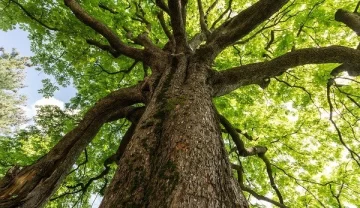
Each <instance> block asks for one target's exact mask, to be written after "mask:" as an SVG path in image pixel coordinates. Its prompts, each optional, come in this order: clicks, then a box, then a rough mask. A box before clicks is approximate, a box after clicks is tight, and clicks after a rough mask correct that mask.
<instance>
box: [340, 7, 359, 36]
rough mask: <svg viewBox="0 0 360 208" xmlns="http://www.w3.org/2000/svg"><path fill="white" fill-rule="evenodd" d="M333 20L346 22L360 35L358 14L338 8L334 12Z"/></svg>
mask: <svg viewBox="0 0 360 208" xmlns="http://www.w3.org/2000/svg"><path fill="white" fill-rule="evenodd" d="M335 20H336V21H339V22H342V23H344V24H346V25H347V26H348V27H349V28H351V29H352V30H353V31H355V32H356V34H357V35H360V14H358V13H353V12H348V11H345V10H343V9H339V10H337V12H336V13H335Z"/></svg>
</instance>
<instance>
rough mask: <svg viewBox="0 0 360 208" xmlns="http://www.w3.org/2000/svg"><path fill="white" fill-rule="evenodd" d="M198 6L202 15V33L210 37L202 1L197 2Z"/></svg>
mask: <svg viewBox="0 0 360 208" xmlns="http://www.w3.org/2000/svg"><path fill="white" fill-rule="evenodd" d="M197 4H198V9H199V15H200V28H201V31H203V32H205V34H208V35H210V31H209V30H208V27H207V25H206V21H205V14H204V9H203V6H202V3H201V0H197Z"/></svg>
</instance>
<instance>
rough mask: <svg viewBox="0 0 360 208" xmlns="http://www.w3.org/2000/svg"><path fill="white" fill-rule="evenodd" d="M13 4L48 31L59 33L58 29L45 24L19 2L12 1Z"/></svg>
mask: <svg viewBox="0 0 360 208" xmlns="http://www.w3.org/2000/svg"><path fill="white" fill-rule="evenodd" d="M10 1H11V2H12V3H14V4H16V5H17V6H19V7H20V9H21V10H22V11H23V12H24V13H25V14H26V16H28V17H29V18H30V19H32V20H34V21H35V22H37V23H39V24H40V25H41V26H43V27H45V28H46V29H49V30H53V31H59V29H58V28H56V27H52V26H49V25H47V24H45V23H44V22H42V21H41V20H40V19H38V18H36V17H35V16H34V15H32V14H31V13H30V12H29V11H28V10H27V9H25V7H24V6H23V5H21V4H20V3H19V2H17V1H16V0H10Z"/></svg>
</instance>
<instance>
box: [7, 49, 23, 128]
mask: <svg viewBox="0 0 360 208" xmlns="http://www.w3.org/2000/svg"><path fill="white" fill-rule="evenodd" d="M0 51H1V53H2V54H1V55H0V77H1V79H0V100H1V103H0V134H5V133H9V132H10V131H11V128H14V127H16V126H19V125H20V124H22V123H24V122H25V121H26V118H25V116H24V112H23V110H22V109H21V105H23V104H24V100H25V96H23V95H19V93H18V90H19V89H20V88H22V87H23V83H22V82H23V79H24V71H23V69H24V68H25V64H26V61H27V59H28V58H26V57H19V53H18V52H16V50H14V49H13V51H12V52H11V53H6V52H5V50H4V48H0Z"/></svg>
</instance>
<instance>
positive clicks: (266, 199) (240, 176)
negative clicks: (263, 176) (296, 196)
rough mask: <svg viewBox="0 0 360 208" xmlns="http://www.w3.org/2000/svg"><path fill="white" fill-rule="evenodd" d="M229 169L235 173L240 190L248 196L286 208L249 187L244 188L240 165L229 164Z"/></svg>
mask: <svg viewBox="0 0 360 208" xmlns="http://www.w3.org/2000/svg"><path fill="white" fill-rule="evenodd" d="M231 168H233V169H234V170H236V172H237V175H238V182H239V185H240V188H241V190H243V191H246V192H248V193H249V194H251V195H252V196H253V197H255V198H256V199H258V200H263V201H267V202H269V203H271V204H273V205H275V206H278V207H281V208H287V206H285V205H284V204H281V203H279V202H277V201H274V200H272V199H270V198H268V197H266V196H262V195H260V194H258V193H257V192H256V191H254V190H252V189H251V188H250V187H247V186H245V185H244V182H243V174H242V173H243V169H242V167H241V165H236V164H231Z"/></svg>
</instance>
